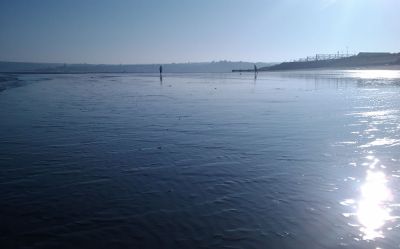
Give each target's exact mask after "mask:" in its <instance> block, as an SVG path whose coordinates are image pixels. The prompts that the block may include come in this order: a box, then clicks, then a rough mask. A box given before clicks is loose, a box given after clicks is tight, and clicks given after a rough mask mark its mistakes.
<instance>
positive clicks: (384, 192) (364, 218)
mask: <svg viewBox="0 0 400 249" xmlns="http://www.w3.org/2000/svg"><path fill="white" fill-rule="evenodd" d="M386 183H387V179H386V176H385V174H384V173H383V172H381V171H371V170H368V171H367V177H366V181H365V183H364V185H363V186H362V187H361V200H360V201H359V202H358V209H357V217H358V220H359V222H360V223H361V225H362V228H361V229H360V230H361V232H363V234H364V236H363V238H364V239H365V240H373V239H375V238H378V237H380V238H382V237H383V232H382V227H383V225H384V224H385V222H386V221H388V220H389V219H390V218H391V216H390V211H391V210H390V209H389V208H388V207H387V206H386V205H387V202H389V201H390V200H391V199H392V194H391V191H390V189H389V188H388V187H387V186H386Z"/></svg>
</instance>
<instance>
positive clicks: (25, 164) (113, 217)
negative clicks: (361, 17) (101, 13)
mask: <svg viewBox="0 0 400 249" xmlns="http://www.w3.org/2000/svg"><path fill="white" fill-rule="evenodd" d="M18 78H19V79H20V81H19V82H18V84H16V85H14V86H15V87H10V88H7V89H6V90H4V91H2V92H0V106H1V111H0V120H2V121H1V123H0V144H1V152H0V162H1V171H0V186H1V187H0V203H1V208H0V211H1V212H0V213H1V223H2V225H1V228H0V231H1V233H0V234H1V235H0V244H1V245H2V248H378V247H379V248H395V247H398V246H399V241H400V236H399V226H400V222H399V219H398V216H399V212H400V209H399V190H400V189H399V187H400V184H399V177H400V169H399V160H400V154H399V146H400V125H399V123H400V122H399V121H400V111H399V110H400V109H399V108H400V99H399V98H398V96H399V94H400V81H399V79H400V72H399V71H321V72H292V73H289V72H288V73H260V74H259V75H258V78H257V79H254V76H253V75H252V74H241V75H239V74H166V75H165V76H164V78H163V80H162V81H161V82H160V79H159V77H158V76H157V75H150V74H149V75H145V74H112V75H111V74H85V75H19V76H18ZM11 86H13V85H11Z"/></svg>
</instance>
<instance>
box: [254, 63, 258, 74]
mask: <svg viewBox="0 0 400 249" xmlns="http://www.w3.org/2000/svg"><path fill="white" fill-rule="evenodd" d="M254 73H255V74H256V73H258V71H257V65H256V64H254Z"/></svg>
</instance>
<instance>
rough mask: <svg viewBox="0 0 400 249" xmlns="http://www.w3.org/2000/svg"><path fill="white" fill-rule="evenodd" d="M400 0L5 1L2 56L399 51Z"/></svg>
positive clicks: (208, 56)
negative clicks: (347, 50) (347, 48)
mask: <svg viewBox="0 0 400 249" xmlns="http://www.w3.org/2000/svg"><path fill="white" fill-rule="evenodd" d="M399 13H400V1H399V0H274V1H273V0H241V1H240V0H181V1H178V0H158V1H157V0H25V1H22V0H0V60H11V61H39V62H66V63H73V62H86V63H117V64H119V63H167V62H196V61H211V60H225V59H226V60H234V61H239V60H242V61H264V62H271V61H274V62H275V61H282V60H289V59H294V58H298V57H304V56H307V55H312V54H315V53H330V52H331V53H334V52H337V51H339V50H340V51H345V50H346V46H348V47H349V50H350V51H357V52H359V51H390V52H398V51H400V14H399Z"/></svg>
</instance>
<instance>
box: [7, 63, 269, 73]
mask: <svg viewBox="0 0 400 249" xmlns="http://www.w3.org/2000/svg"><path fill="white" fill-rule="evenodd" d="M254 64H256V65H257V67H259V68H260V67H267V66H271V65H273V64H274V63H262V62H258V63H252V62H241V61H240V62H232V61H217V62H200V63H171V64H164V65H162V66H163V72H165V73H225V72H232V70H236V69H243V68H253V66H254ZM159 66H160V64H134V65H107V64H62V63H27V62H0V72H20V73H157V72H158V70H159Z"/></svg>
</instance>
